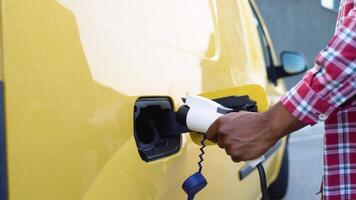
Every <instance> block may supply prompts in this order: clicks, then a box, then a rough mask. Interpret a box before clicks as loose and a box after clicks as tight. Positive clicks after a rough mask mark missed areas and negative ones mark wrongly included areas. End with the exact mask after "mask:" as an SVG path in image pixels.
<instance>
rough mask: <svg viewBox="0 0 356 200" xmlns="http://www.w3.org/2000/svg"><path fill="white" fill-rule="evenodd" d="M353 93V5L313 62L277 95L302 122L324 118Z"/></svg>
mask: <svg viewBox="0 0 356 200" xmlns="http://www.w3.org/2000/svg"><path fill="white" fill-rule="evenodd" d="M355 95H356V8H353V9H352V10H351V11H350V12H349V13H348V15H347V16H346V17H345V18H344V20H343V22H342V24H340V25H339V27H338V28H337V30H336V33H335V35H334V36H333V38H332V39H331V40H330V41H329V43H328V45H327V47H326V48H325V49H323V50H322V51H321V52H320V53H319V54H318V55H317V57H316V65H315V67H314V68H312V69H311V70H309V71H308V72H307V73H306V75H305V76H304V78H303V79H302V80H301V81H300V82H299V83H298V84H297V85H296V86H295V87H294V88H292V89H291V90H290V91H289V92H288V93H287V94H286V95H284V96H283V97H282V99H281V102H282V104H283V105H284V106H285V108H286V109H287V110H288V111H289V112H290V113H292V114H293V115H294V116H295V117H297V118H298V119H299V120H300V121H302V122H303V123H305V124H310V125H313V124H315V123H317V122H318V121H319V120H325V118H327V116H329V115H330V114H331V113H333V112H334V111H335V110H336V109H338V108H339V107H340V106H341V105H343V104H345V103H347V102H348V100H350V99H351V98H353V97H354V96H355Z"/></svg>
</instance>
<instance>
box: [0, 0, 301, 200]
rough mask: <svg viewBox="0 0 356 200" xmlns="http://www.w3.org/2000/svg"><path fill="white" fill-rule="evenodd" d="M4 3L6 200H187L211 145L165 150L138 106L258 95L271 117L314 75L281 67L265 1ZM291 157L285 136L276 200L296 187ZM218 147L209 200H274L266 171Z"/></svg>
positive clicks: (273, 157)
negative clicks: (290, 177)
mask: <svg viewBox="0 0 356 200" xmlns="http://www.w3.org/2000/svg"><path fill="white" fill-rule="evenodd" d="M0 3H1V16H0V17H1V46H0V47H1V51H0V53H1V56H0V58H1V65H0V80H1V92H0V93H1V96H0V97H1V106H0V108H1V109H0V116H1V117H0V122H1V123H0V125H1V127H0V128H1V129H0V200H79V199H81V200H118V199H120V200H121V199H122V200H129V199H130V200H131V199H132V200H136V199H137V200H142V199H162V200H168V199H170V200H175V199H176V200H181V199H185V198H186V196H185V193H184V191H183V190H182V189H181V184H182V182H183V181H184V179H185V178H186V177H188V176H189V175H190V174H192V173H193V172H195V171H196V169H197V166H196V162H197V161H198V154H199V148H200V144H199V143H197V142H195V141H198V140H195V139H199V138H195V139H194V137H198V136H193V134H184V135H181V136H179V137H176V138H173V139H171V140H169V141H167V140H159V144H157V137H158V136H157V135H155V134H156V133H155V132H153V133H152V132H150V127H147V126H145V125H144V124H143V125H142V126H137V125H138V124H140V122H137V116H135V112H136V111H137V108H138V107H137V106H138V103H140V102H141V100H144V101H148V102H150V103H152V104H156V103H157V102H158V105H165V106H167V109H174V108H177V107H178V106H179V105H181V104H182V103H183V102H181V97H184V96H187V95H190V94H201V95H205V96H209V97H211V98H214V97H223V96H230V95H249V96H250V97H251V98H252V99H254V100H256V101H257V103H258V106H259V108H260V111H264V110H266V109H268V104H269V105H272V104H273V103H275V102H276V101H277V100H278V98H279V96H280V95H281V94H283V93H284V92H285V89H284V86H283V82H282V81H281V80H280V79H278V78H280V77H282V76H287V75H292V74H295V73H298V72H300V71H303V69H304V66H303V69H302V70H300V69H291V70H290V69H288V67H292V68H293V67H294V68H295V67H296V65H290V64H288V62H294V61H293V59H294V60H298V59H299V58H300V57H299V56H298V55H297V54H294V53H291V52H286V53H285V54H283V56H282V58H283V59H282V60H283V65H281V66H278V61H277V57H276V56H275V54H274V52H273V47H272V43H271V41H270V39H269V36H268V33H267V31H266V29H265V27H264V25H263V22H262V18H261V17H260V15H259V14H258V10H257V7H256V5H255V3H254V1H248V0H223V1H217V0H194V1H191V0H153V1H142V0H26V1H24V0H2V1H1V2H0ZM289 65H290V66H289ZM297 68H298V67H297ZM251 84H252V85H251ZM245 85H248V86H245ZM256 85H258V87H257V86H256ZM259 87H262V88H264V90H265V91H266V92H267V94H268V99H269V103H267V102H264V101H262V100H261V101H260V99H263V98H264V95H265V93H264V92H261V90H258V89H256V88H259ZM262 91H263V90H262ZM135 104H136V106H135ZM173 104H174V105H173ZM155 108H157V109H160V108H162V107H159V106H157V105H156V107H155V106H153V108H152V109H155ZM138 129H140V130H138ZM138 134H141V135H138ZM140 145H143V146H144V145H146V146H148V148H149V149H151V150H152V151H151V152H149V153H148V154H149V155H148V154H147V155H146V154H145V153H147V152H143V151H140V153H141V155H140V153H139V151H138V147H139V146H140ZM162 146H166V147H167V148H166V149H164V148H163V149H162V148H161V147H162ZM156 147H157V148H161V149H160V150H159V151H157V152H159V154H160V155H156V154H157V152H156V151H155V148H156ZM285 149H286V140H285V139H284V140H282V141H281V142H279V143H278V144H276V146H275V147H273V148H272V149H271V150H270V151H269V152H268V153H267V160H266V161H265V162H264V166H265V169H266V173H267V179H268V184H269V185H273V184H272V183H274V185H277V186H278V189H277V192H276V190H275V188H276V187H277V186H274V189H273V186H271V187H272V189H271V193H273V195H274V196H276V195H277V196H278V195H279V196H281V195H282V196H283V194H284V193H285V189H286V184H287V183H286V175H287V170H288V160H287V156H285ZM206 151H207V154H206V155H205V158H206V160H205V162H204V164H203V165H204V171H203V173H204V175H205V176H206V178H207V180H208V182H209V184H208V186H207V187H206V188H205V189H204V190H203V191H202V192H200V193H199V194H198V195H197V196H196V199H205V200H208V199H209V200H210V199H211V200H223V199H231V200H232V199H241V200H250V199H258V198H260V195H261V194H260V188H259V178H258V174H257V171H256V170H252V169H250V168H248V167H246V166H245V164H244V163H233V162H232V161H231V159H230V158H229V157H228V156H227V155H226V154H225V152H224V151H223V150H221V149H219V148H218V147H217V146H215V145H209V146H208V147H207V148H206ZM151 158H152V159H151ZM278 184H279V185H278ZM281 185H284V187H281ZM273 190H274V191H273ZM278 193H279V194H278Z"/></svg>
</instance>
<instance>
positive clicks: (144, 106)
mask: <svg viewBox="0 0 356 200" xmlns="http://www.w3.org/2000/svg"><path fill="white" fill-rule="evenodd" d="M134 112H135V113H134V136H135V140H136V145H137V148H138V151H139V154H140V156H141V158H142V160H144V161H146V162H149V161H152V160H157V159H159V158H162V157H166V156H169V155H172V154H174V153H176V152H178V151H179V148H180V135H178V134H176V130H175V124H176V120H175V115H174V110H173V103H172V100H171V99H170V98H168V97H141V98H139V99H138V100H137V101H136V103H135V109H134Z"/></svg>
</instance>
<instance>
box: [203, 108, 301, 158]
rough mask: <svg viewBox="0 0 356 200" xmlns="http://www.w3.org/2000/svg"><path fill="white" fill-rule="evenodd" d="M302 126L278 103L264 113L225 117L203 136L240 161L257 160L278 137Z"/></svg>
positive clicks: (241, 113)
mask: <svg viewBox="0 0 356 200" xmlns="http://www.w3.org/2000/svg"><path fill="white" fill-rule="evenodd" d="M304 126H305V125H304V124H303V123H302V122H300V121H299V120H298V119H297V118H295V117H294V116H293V115H291V114H290V113H289V112H288V111H287V110H286V109H285V108H284V106H283V105H282V104H281V103H278V104H277V105H276V106H274V107H273V108H272V109H271V110H270V111H268V112H265V113H252V112H243V111H241V112H238V113H229V114H226V115H224V116H222V117H220V118H218V119H217V120H216V121H215V122H214V123H213V124H212V125H211V126H210V128H209V130H208V132H207V135H206V137H207V139H209V140H211V141H213V142H217V143H218V145H219V147H220V148H224V149H225V151H226V153H227V154H228V155H230V156H231V158H232V160H233V161H235V162H239V161H246V160H253V159H256V158H258V157H260V156H261V155H262V154H264V153H265V152H266V151H267V150H268V149H269V148H270V147H272V146H273V145H274V144H275V143H276V142H277V141H278V140H279V139H280V138H282V137H283V136H285V135H287V134H289V133H291V132H293V131H295V130H298V129H300V128H302V127H304Z"/></svg>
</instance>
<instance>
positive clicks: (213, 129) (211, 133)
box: [206, 120, 218, 143]
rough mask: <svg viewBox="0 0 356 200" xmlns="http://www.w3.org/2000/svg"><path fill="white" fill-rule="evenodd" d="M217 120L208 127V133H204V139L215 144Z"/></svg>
mask: <svg viewBox="0 0 356 200" xmlns="http://www.w3.org/2000/svg"><path fill="white" fill-rule="evenodd" d="M217 121H218V120H215V122H214V123H213V124H212V125H211V126H210V127H209V129H208V131H207V132H206V139H208V140H210V141H212V142H215V143H216V142H217V139H218V137H217V129H218V122H217Z"/></svg>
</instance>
